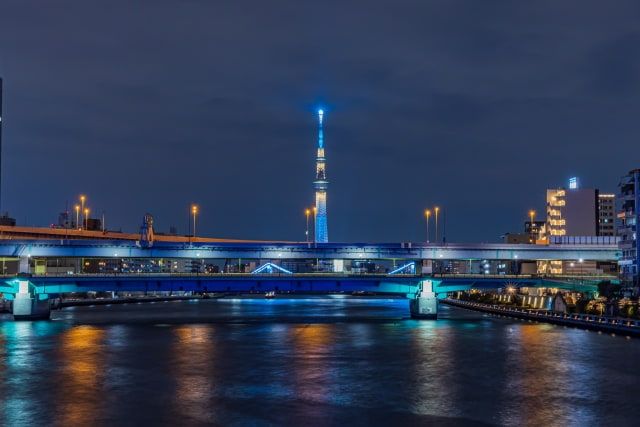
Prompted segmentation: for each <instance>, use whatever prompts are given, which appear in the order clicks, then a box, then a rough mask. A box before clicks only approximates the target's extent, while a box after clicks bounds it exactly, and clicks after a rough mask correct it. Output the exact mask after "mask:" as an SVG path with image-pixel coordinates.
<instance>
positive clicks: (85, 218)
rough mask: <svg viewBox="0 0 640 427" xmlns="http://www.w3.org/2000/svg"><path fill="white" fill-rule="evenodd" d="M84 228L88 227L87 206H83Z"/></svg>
mask: <svg viewBox="0 0 640 427" xmlns="http://www.w3.org/2000/svg"><path fill="white" fill-rule="evenodd" d="M83 212H84V228H85V230H86V229H87V228H89V212H90V211H89V208H84V211H83Z"/></svg>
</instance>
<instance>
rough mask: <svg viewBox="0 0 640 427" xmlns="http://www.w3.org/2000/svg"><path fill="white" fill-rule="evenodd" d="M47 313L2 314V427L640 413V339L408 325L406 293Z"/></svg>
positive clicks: (477, 320) (616, 420) (620, 416)
mask: <svg viewBox="0 0 640 427" xmlns="http://www.w3.org/2000/svg"><path fill="white" fill-rule="evenodd" d="M54 319H55V320H54V321H51V322H12V321H8V320H7V321H0V393H2V396H3V398H2V399H0V402H1V403H0V410H1V412H2V414H3V422H5V423H7V424H9V425H20V424H25V423H30V424H32V425H34V424H35V425H37V424H42V425H44V424H49V421H52V420H53V422H54V424H55V423H57V424H59V425H87V424H94V425H110V424H122V423H127V424H135V423H138V424H143V423H147V424H180V425H185V424H191V425H201V424H207V423H214V424H222V425H247V424H254V425H270V424H296V425H300V424H310V425H327V424H345V423H356V424H362V423H369V424H389V423H394V422H396V423H398V422H399V423H425V422H437V423H445V424H446V423H453V424H458V423H463V424H468V423H473V422H475V423H487V424H501V425H522V424H531V425H533V424H540V425H593V424H608V425H611V424H629V422H630V420H633V419H635V417H637V416H638V415H640V409H639V408H640V405H638V403H640V399H638V398H637V397H636V395H637V393H635V392H634V390H635V387H636V386H635V384H636V383H637V381H638V380H639V379H640V378H639V376H640V375H638V374H637V372H636V371H637V370H636V363H637V362H636V361H637V360H639V359H638V357H639V356H640V340H635V339H632V340H627V339H624V338H620V337H611V336H607V335H599V334H596V333H593V332H585V331H580V330H575V329H567V328H562V327H556V326H551V325H546V324H535V323H528V322H522V321H517V320H510V319H504V318H492V317H488V316H485V315H482V314H478V313H473V312H469V311H465V310H460V309H454V308H449V307H446V306H444V307H441V320H438V321H415V320H411V319H408V304H407V301H406V300H392V299H366V298H362V299H330V298H325V299H318V298H301V299H292V300H287V299H275V300H262V299H229V300H219V301H215V300H210V301H199V302H196V303H193V302H189V303H181V302H174V303H167V304H139V305H138V304H128V305H126V306H125V305H112V306H111V307H108V308H107V307H98V306H97V307H91V308H89V307H77V308H75V309H74V310H63V311H61V312H56V313H55V315H54ZM34 420H36V421H34ZM38 420H42V422H41V423H40V422H39V421H38Z"/></svg>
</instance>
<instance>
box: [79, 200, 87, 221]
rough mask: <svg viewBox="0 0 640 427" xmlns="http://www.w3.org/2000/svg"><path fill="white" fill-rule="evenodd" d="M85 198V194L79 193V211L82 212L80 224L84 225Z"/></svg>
mask: <svg viewBox="0 0 640 427" xmlns="http://www.w3.org/2000/svg"><path fill="white" fill-rule="evenodd" d="M86 200H87V196H85V195H84V194H81V195H80V211H81V212H82V215H83V217H82V224H83V226H84V223H85V218H84V202H85V201H86Z"/></svg>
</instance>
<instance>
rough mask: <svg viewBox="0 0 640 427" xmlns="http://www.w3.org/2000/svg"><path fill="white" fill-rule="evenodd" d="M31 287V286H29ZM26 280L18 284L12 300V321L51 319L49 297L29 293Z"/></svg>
mask: <svg viewBox="0 0 640 427" xmlns="http://www.w3.org/2000/svg"><path fill="white" fill-rule="evenodd" d="M31 286H33V285H31ZM29 288H30V283H29V281H28V280H20V281H19V282H18V292H17V293H16V294H15V298H14V300H13V308H12V312H13V319H14V320H38V319H49V318H50V317H51V307H50V305H49V296H48V295H46V294H37V293H35V291H34V292H31V289H29Z"/></svg>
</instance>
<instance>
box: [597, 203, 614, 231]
mask: <svg viewBox="0 0 640 427" xmlns="http://www.w3.org/2000/svg"><path fill="white" fill-rule="evenodd" d="M615 219H616V195H615V194H606V193H598V236H615V235H616V226H615Z"/></svg>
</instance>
